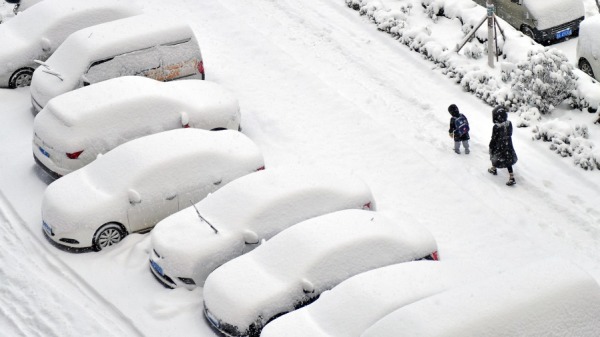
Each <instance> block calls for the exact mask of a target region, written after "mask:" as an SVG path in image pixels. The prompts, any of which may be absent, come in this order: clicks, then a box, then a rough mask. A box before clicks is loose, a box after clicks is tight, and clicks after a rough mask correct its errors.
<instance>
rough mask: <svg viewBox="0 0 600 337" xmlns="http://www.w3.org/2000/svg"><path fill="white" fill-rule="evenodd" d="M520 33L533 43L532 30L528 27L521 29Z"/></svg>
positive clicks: (533, 35)
mask: <svg viewBox="0 0 600 337" xmlns="http://www.w3.org/2000/svg"><path fill="white" fill-rule="evenodd" d="M521 33H523V34H524V35H525V36H528V37H530V38H531V39H532V40H533V41H535V34H534V33H533V29H531V27H529V26H523V27H521Z"/></svg>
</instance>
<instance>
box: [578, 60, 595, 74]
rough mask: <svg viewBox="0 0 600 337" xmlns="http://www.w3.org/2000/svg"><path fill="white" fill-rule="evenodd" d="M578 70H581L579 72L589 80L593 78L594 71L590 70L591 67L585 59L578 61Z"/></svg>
mask: <svg viewBox="0 0 600 337" xmlns="http://www.w3.org/2000/svg"><path fill="white" fill-rule="evenodd" d="M579 69H581V71H583V72H584V73H586V74H588V75H589V76H590V77H591V78H595V77H594V70H592V66H591V65H590V63H589V62H588V61H587V60H586V59H581V60H580V61H579Z"/></svg>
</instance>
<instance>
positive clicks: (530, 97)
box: [511, 48, 577, 114]
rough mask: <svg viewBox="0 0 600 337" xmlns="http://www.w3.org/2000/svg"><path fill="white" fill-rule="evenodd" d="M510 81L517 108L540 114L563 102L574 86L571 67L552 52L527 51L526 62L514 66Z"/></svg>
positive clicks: (565, 58) (547, 50)
mask: <svg viewBox="0 0 600 337" xmlns="http://www.w3.org/2000/svg"><path fill="white" fill-rule="evenodd" d="M511 78H512V84H511V85H512V89H513V90H514V91H515V92H516V94H517V95H518V96H519V101H520V102H519V103H521V104H520V105H527V106H532V107H536V108H537V109H538V110H539V112H540V113H542V114H546V113H549V112H550V111H552V110H554V108H555V107H556V106H558V105H559V104H560V103H561V102H562V101H564V100H565V99H567V98H568V97H569V96H570V95H571V91H572V90H573V89H575V87H576V82H577V77H576V76H575V75H574V73H573V65H571V64H570V63H569V60H568V59H567V57H566V56H565V55H564V54H563V53H562V52H561V51H559V50H557V49H554V48H545V49H544V50H538V51H530V52H529V54H528V57H527V60H526V61H523V62H520V63H519V64H517V69H515V70H514V71H513V72H512V73H511Z"/></svg>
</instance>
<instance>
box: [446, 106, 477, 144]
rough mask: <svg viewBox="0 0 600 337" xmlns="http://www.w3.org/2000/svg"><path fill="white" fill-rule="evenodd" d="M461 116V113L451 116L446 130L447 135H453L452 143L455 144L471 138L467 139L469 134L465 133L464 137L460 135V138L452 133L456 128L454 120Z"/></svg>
mask: <svg viewBox="0 0 600 337" xmlns="http://www.w3.org/2000/svg"><path fill="white" fill-rule="evenodd" d="M461 115H462V114H461V113H456V114H453V115H452V117H451V118H450V129H448V134H451V135H452V134H453V135H454V141H455V142H460V141H462V140H469V139H471V137H469V133H468V132H467V133H465V134H464V135H462V137H461V136H459V135H458V134H456V133H455V132H454V131H455V130H456V126H455V122H456V119H457V118H458V117H460V116H461ZM465 118H466V117H465Z"/></svg>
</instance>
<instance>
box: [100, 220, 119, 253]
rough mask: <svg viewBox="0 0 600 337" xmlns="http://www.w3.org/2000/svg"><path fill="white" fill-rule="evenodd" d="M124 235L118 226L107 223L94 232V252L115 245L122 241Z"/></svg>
mask: <svg viewBox="0 0 600 337" xmlns="http://www.w3.org/2000/svg"><path fill="white" fill-rule="evenodd" d="M125 235H126V233H125V231H124V230H123V228H122V227H121V226H120V225H119V224H116V223H108V224H106V225H104V226H102V227H100V229H98V231H96V235H94V240H93V244H94V250H96V251H101V250H102V249H104V248H106V247H109V246H112V245H116V244H117V243H119V242H121V240H123V238H124V237H125Z"/></svg>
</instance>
